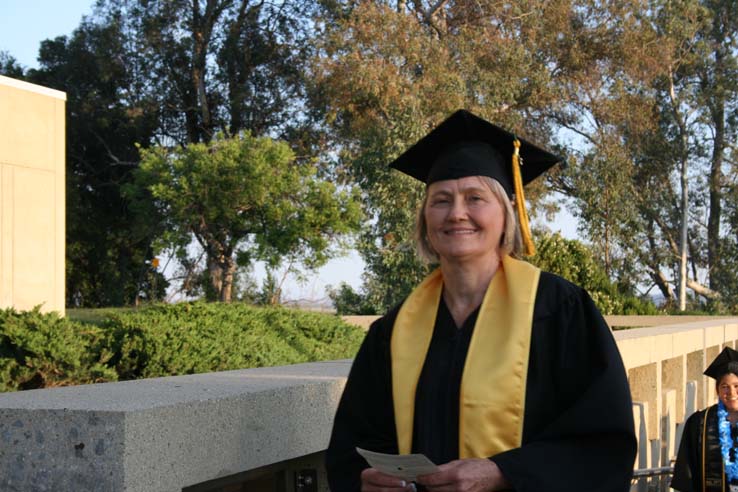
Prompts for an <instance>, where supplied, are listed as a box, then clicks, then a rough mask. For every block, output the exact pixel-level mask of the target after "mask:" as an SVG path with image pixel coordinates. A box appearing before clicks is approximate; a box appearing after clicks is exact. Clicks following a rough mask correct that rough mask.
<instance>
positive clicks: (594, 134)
mask: <svg viewBox="0 0 738 492" xmlns="http://www.w3.org/2000/svg"><path fill="white" fill-rule="evenodd" d="M731 3H732V4H735V2H708V1H698V0H684V1H678V2H674V1H656V0H653V1H650V2H647V3H643V2H629V1H625V0H623V1H618V2H606V3H602V2H588V1H583V2H581V9H579V12H580V14H581V18H582V21H581V22H577V23H576V24H574V25H573V29H572V35H571V37H570V38H569V39H571V40H572V41H571V43H572V44H574V45H575V46H576V47H577V51H576V53H577V56H576V57H574V56H572V55H571V53H569V52H568V51H567V50H560V51H558V52H557V53H558V55H557V57H556V59H557V60H558V63H559V64H560V65H561V66H562V67H569V72H570V73H569V76H568V77H566V78H563V79H562V81H563V82H565V85H564V86H563V90H561V91H560V92H561V93H562V94H565V99H566V100H567V101H568V104H567V105H565V106H564V110H563V111H561V110H560V111H558V112H554V113H552V114H551V117H552V120H553V121H554V122H555V123H556V124H558V125H562V126H563V127H565V128H567V129H569V130H570V131H571V132H573V133H575V134H576V135H577V136H578V139H581V138H584V140H585V144H586V145H584V146H581V144H580V143H575V145H574V146H578V147H579V148H578V149H577V151H574V152H572V154H573V155H575V156H576V155H579V156H580V158H579V159H575V160H574V165H573V166H571V167H570V169H569V171H568V172H567V173H566V174H564V175H562V176H561V178H562V179H561V180H559V186H560V188H559V189H560V190H562V191H563V192H564V193H565V194H567V195H569V196H572V197H574V198H575V202H576V203H577V204H578V205H579V210H580V217H581V218H582V226H583V227H582V230H583V231H586V232H587V233H589V234H590V235H591V237H595V238H603V239H602V240H601V241H602V242H604V243H605V244H606V247H605V248H603V250H604V251H603V252H602V253H600V254H602V257H603V258H604V263H605V265H607V266H608V268H609V266H610V265H613V264H619V265H620V267H619V268H616V269H615V270H614V271H613V270H610V272H611V273H612V274H614V275H615V276H616V277H618V278H620V279H621V280H626V279H625V278H624V277H623V275H629V276H631V278H630V279H628V282H629V283H631V285H637V284H646V285H647V284H648V283H650V282H652V283H653V284H654V285H657V286H658V288H659V289H660V290H661V292H662V294H663V295H664V297H665V298H666V299H667V302H668V301H670V300H674V299H675V298H677V297H678V298H679V300H680V301H681V304H682V306H684V305H685V304H686V295H685V287H686V288H689V289H691V290H692V292H694V293H695V294H696V295H698V296H701V297H702V298H704V299H706V300H708V301H715V300H717V299H719V298H720V296H721V294H720V292H719V291H717V290H715V289H714V288H711V287H715V286H716V285H717V284H714V283H713V277H714V276H715V274H716V273H717V269H718V268H720V267H719V266H718V264H717V263H716V262H718V261H719V251H720V249H719V246H720V245H721V244H723V243H724V242H725V241H724V240H723V239H721V238H720V234H718V231H719V230H720V217H721V216H722V214H721V212H720V207H721V204H722V203H724V201H725V200H724V198H722V196H721V194H722V193H724V192H725V189H726V187H725V186H724V185H725V180H724V174H723V173H724V167H725V166H724V159H725V155H726V150H727V149H726V146H725V140H724V139H725V135H731V134H732V135H735V129H734V125H733V126H731V119H730V118H729V117H728V116H727V115H728V114H729V112H724V111H722V110H720V108H729V107H734V105H735V102H736V92H735V91H734V90H733V89H731V84H730V83H729V82H728V81H729V80H730V77H729V76H728V74H730V73H731V72H730V70H729V68H730V67H732V66H733V65H734V64H735V53H736V49H735V40H734V39H733V37H732V36H730V35H729V33H728V30H727V29H726V21H727V20H728V19H729V17H730V16H727V17H726V15H725V13H724V12H725V9H730V5H728V4H731ZM598 17H599V18H601V19H603V21H602V22H592V19H595V18H598ZM716 22H718V24H716ZM597 40H606V42H605V43H597V42H596V41H597ZM731 47H732V48H731ZM731 57H732V58H731ZM572 61H574V62H576V63H572ZM718 61H720V63H718ZM733 85H734V84H733ZM569 86H571V88H572V89H573V90H566V87H569ZM713 89H714V90H713ZM731 91H732V92H731ZM708 156H710V157H708ZM593 162H595V163H597V165H591V163H593ZM613 168H614V169H615V172H613V171H612V169H613ZM702 176H709V178H708V180H707V182H709V183H711V184H710V185H709V186H706V185H707V183H706V182H705V181H704V180H703V179H702V178H701V177H702ZM596 183H599V186H598V187H597V188H595V189H592V185H593V184H596ZM716 183H722V184H721V185H720V186H718V185H717V184H716ZM688 189H689V190H690V191H689V193H687V191H688ZM600 190H602V191H600ZM704 217H708V220H707V224H705V222H704V220H703V218H704ZM612 219H614V220H612ZM603 231H604V233H603ZM703 250H704V251H706V252H707V254H706V255H704V254H702V253H701V252H702V251H703ZM612 252H615V253H616V254H617V257H616V258H613V257H612V256H611V253H612ZM706 277H707V278H709V285H710V287H707V286H706V285H705V282H704V281H703V280H701V278H706ZM679 284H681V288H680V289H679V290H680V291H681V293H680V294H675V293H674V289H673V288H672V285H675V286H676V285H679Z"/></svg>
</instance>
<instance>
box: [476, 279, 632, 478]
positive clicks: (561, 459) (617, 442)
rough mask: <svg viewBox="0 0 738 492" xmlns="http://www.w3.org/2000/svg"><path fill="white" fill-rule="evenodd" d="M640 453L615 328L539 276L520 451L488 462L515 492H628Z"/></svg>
mask: <svg viewBox="0 0 738 492" xmlns="http://www.w3.org/2000/svg"><path fill="white" fill-rule="evenodd" d="M636 446H637V445H636V438H635V431H634V426H633V410H632V401H631V396H630V389H629V386H628V381H627V377H626V374H625V368H624V366H623V363H622V359H621V357H620V353H619V352H618V348H617V345H616V343H615V340H614V339H613V336H612V333H611V332H610V329H609V328H608V326H607V324H606V323H605V321H604V319H603V318H602V315H601V314H600V312H599V311H598V310H597V308H596V307H595V305H594V303H593V302H592V300H591V298H590V297H589V295H588V294H587V293H586V292H585V291H584V290H583V289H581V288H579V287H576V286H574V285H573V284H570V283H569V282H566V281H565V280H563V279H561V278H559V277H555V276H552V275H550V274H545V275H544V274H542V276H541V282H540V283H539V291H538V295H537V298H536V308H535V311H534V321H533V331H532V333H531V352H530V357H529V368H528V381H527V389H526V411H525V424H524V429H523V441H522V446H521V447H519V448H515V449H511V450H509V451H505V452H503V453H500V454H497V455H495V456H493V457H491V459H492V460H493V461H494V462H495V463H496V464H497V465H498V466H499V468H500V469H501V471H502V473H503V474H504V475H505V477H506V478H507V480H508V481H509V482H510V483H511V484H512V485H513V488H514V490H515V491H517V492H540V491H546V492H559V491H561V492H564V491H567V492H569V491H572V490H581V491H585V490H586V491H588V492H626V491H628V490H629V489H630V480H631V477H632V473H633V463H634V461H635V454H636Z"/></svg>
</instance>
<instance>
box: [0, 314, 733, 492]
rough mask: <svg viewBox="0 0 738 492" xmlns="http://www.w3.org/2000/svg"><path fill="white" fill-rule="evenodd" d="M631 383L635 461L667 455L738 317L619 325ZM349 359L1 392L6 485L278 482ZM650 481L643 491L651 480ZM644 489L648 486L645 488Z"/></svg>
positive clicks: (648, 463)
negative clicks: (636, 441)
mask: <svg viewBox="0 0 738 492" xmlns="http://www.w3.org/2000/svg"><path fill="white" fill-rule="evenodd" d="M615 339H616V340H617V343H618V346H619V348H620V351H621V354H622V356H623V360H624V362H625V365H626V369H627V371H628V378H629V382H630V386H631V390H632V392H633V396H634V400H635V404H634V416H635V418H636V427H637V429H638V432H639V440H640V443H639V444H640V446H639V454H638V458H637V461H636V464H635V466H636V468H652V467H657V466H663V465H664V464H666V465H668V463H669V461H670V460H671V459H672V458H673V456H674V450H675V448H676V445H677V443H678V437H679V431H680V428H679V425H678V424H679V422H681V421H683V420H684V418H685V417H686V416H688V415H689V413H691V411H694V409H695V408H698V407H703V406H705V405H707V404H710V403H712V402H714V401H715V393H714V389H713V385H712V383H710V382H708V379H707V378H705V377H704V376H702V370H703V368H704V366H705V365H706V361H709V360H711V359H712V358H713V357H714V356H715V355H717V353H718V352H719V350H721V349H722V347H723V346H726V345H729V346H735V343H736V340H737V339H738V318H732V319H720V320H713V321H703V322H696V323H689V324H683V325H675V326H664V327H659V328H639V329H633V330H627V331H618V332H615ZM350 365H351V361H348V360H346V361H332V362H321V363H312V364H300V365H294V366H288V367H273V368H262V369H250V370H242V371H229V372H221V373H211V374H200V375H190V376H179V377H169V378H158V379H149V380H142V381H130V382H121V383H109V384H97V385H87V386H76V387H68V388H55V389H46V390H35V391H25V392H17V393H5V394H0V490H3V491H9V492H13V491H54V492H65V491H74V492H86V491H93V490H94V491H96V492H98V491H99V492H106V491H110V492H122V491H126V492H180V491H183V492H226V491H227V492H234V491H243V490H249V491H250V492H262V491H264V492H266V491H270V492H274V491H275V490H304V491H305V492H308V491H309V490H310V489H304V488H303V489H298V488H296V487H295V480H296V474H297V473H298V472H299V471H300V470H301V469H303V468H309V469H313V470H316V471H317V473H318V475H317V480H318V482H317V487H316V488H314V489H312V490H315V491H325V490H326V484H325V476H324V474H323V472H322V471H321V470H322V466H321V460H322V458H321V452H322V451H323V450H324V449H325V448H326V446H327V444H328V438H329V433H330V428H331V422H332V418H333V413H334V411H335V407H336V405H337V403H338V399H339V397H340V394H341V391H342V389H343V385H344V382H345V378H346V376H347V374H348V371H349V368H350ZM646 481H647V479H644V480H643V483H641V484H637V485H635V486H634V487H635V488H634V490H646V487H647V485H648V484H647V483H646ZM641 486H642V487H644V488H640V487H641Z"/></svg>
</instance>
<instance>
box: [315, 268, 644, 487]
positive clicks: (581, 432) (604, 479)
mask: <svg viewBox="0 0 738 492" xmlns="http://www.w3.org/2000/svg"><path fill="white" fill-rule="evenodd" d="M443 309H444V308H443V307H441V308H439V316H438V317H437V322H436V327H435V331H434V340H432V341H431V348H429V354H428V356H427V357H426V362H425V365H424V367H423V372H422V374H421V377H420V381H419V388H418V394H417V395H416V421H415V423H414V436H413V451H416V452H428V453H429V454H434V449H435V448H437V447H438V446H437V445H436V446H434V445H433V442H434V441H436V440H439V441H441V442H446V443H448V442H453V441H454V440H456V441H458V409H456V411H455V412H454V411H453V410H452V411H450V412H449V411H448V410H447V409H449V408H451V409H453V408H456V407H458V405H457V404H454V405H443V404H440V402H438V401H437V400H435V401H434V398H429V397H427V396H426V397H423V396H421V395H423V394H426V392H427V386H426V385H427V384H428V381H427V380H426V379H427V378H426V377H425V376H426V375H427V374H428V373H432V374H442V373H443V372H444V371H446V373H447V374H448V375H449V376H448V377H450V378H451V379H452V380H451V381H450V384H449V385H448V386H444V385H443V384H441V385H440V387H441V388H444V387H445V389H441V393H435V394H438V395H440V394H443V393H442V392H443V391H445V392H446V393H445V394H447V395H448V394H451V395H457V396H455V400H454V403H455V402H458V391H459V389H458V388H459V386H460V378H461V371H458V370H455V369H454V368H455V367H463V360H464V359H465V357H466V349H465V348H463V347H462V350H459V344H461V345H462V346H463V345H464V343H466V347H467V348H468V342H463V341H462V342H458V341H452V342H451V343H450V345H447V348H449V347H450V348H449V350H448V351H447V352H446V353H447V354H450V355H447V356H446V357H447V358H450V359H452V361H451V363H450V364H447V366H448V367H447V368H445V369H444V368H441V369H440V370H438V366H439V364H438V360H433V356H432V353H433V345H434V341H435V339H436V338H437V333H436V332H445V333H448V329H446V330H443V329H442V328H439V326H438V325H439V323H444V319H446V320H447V319H449V318H450V316H448V317H447V316H445V315H444V314H443ZM398 311H399V306H398V307H396V308H394V309H392V310H391V311H390V312H389V313H387V314H386V315H385V316H383V317H382V318H380V319H378V320H377V321H376V322H374V323H373V324H372V326H371V328H370V329H369V332H368V333H367V336H366V339H365V340H364V342H363V344H362V346H361V348H360V349H359V352H358V354H357V355H356V358H355V359H354V363H353V365H352V368H351V372H350V374H349V377H348V380H347V382H346V387H345V389H344V393H343V396H342V397H341V401H340V403H339V406H338V410H337V412H336V418H335V421H334V426H333V432H332V435H331V440H330V444H329V447H328V450H327V452H326V468H327V471H328V481H329V485H330V488H331V490H332V491H333V492H354V491H358V490H360V489H361V485H360V474H361V470H363V469H364V468H366V467H367V466H368V465H367V463H366V462H365V461H364V459H363V458H361V457H360V456H359V455H358V454H357V453H356V452H355V450H354V448H355V447H356V446H358V447H362V448H366V449H370V450H373V451H378V452H384V453H397V437H396V432H395V421H394V408H393V404H392V378H391V358H390V339H391V335H392V328H393V325H394V322H395V319H396V317H397V313H398ZM475 316H476V315H474V316H473V317H475ZM468 324H469V322H467V323H465V326H464V327H462V328H461V331H464V330H470V327H469V326H468ZM472 326H473V323H472ZM439 353H442V352H439ZM492 355H493V354H492ZM436 357H437V356H436ZM429 366H433V369H431V370H429ZM430 391H431V393H433V392H434V391H436V390H434V389H431V390H430ZM490 391H494V382H493V381H491V382H490ZM419 405H420V406H419ZM421 407H422V408H421ZM454 413H455V417H454V415H453V414H454ZM434 415H436V417H434ZM438 415H440V416H441V417H438ZM419 416H420V417H419ZM419 418H420V419H422V420H423V422H418V419H419ZM454 418H455V419H456V420H455V421H454ZM429 422H438V423H442V422H445V425H443V429H439V430H438V431H436V432H434V425H432V424H429ZM418 433H422V434H423V435H422V436H418V435H417V434H418ZM635 453H636V439H635V433H634V428H633V411H632V404H631V397H630V391H629V387H628V383H627V378H626V375H625V369H624V367H623V363H622V360H621V358H620V354H619V352H618V349H617V345H616V344H615V341H614V339H613V337H612V334H611V332H610V329H609V328H608V327H607V325H606V323H605V321H604V320H603V318H602V316H601V315H600V313H599V311H598V310H597V308H596V307H595V305H594V303H593V302H592V300H591V299H590V297H589V296H588V295H587V293H586V292H585V291H584V290H582V289H581V288H579V287H577V286H575V285H573V284H571V283H569V282H567V281H566V280H564V279H562V278H560V277H557V276H555V275H552V274H549V273H546V272H541V277H540V281H539V285H538V292H537V296H536V303H535V307H534V311H533V326H532V332H531V345H530V355H529V362H528V377H527V388H526V404H525V414H524V425H523V438H522V446H521V447H519V448H515V449H511V450H509V451H505V452H503V453H500V454H497V455H495V456H491V457H490V458H491V459H492V460H493V461H494V462H495V463H496V464H497V465H498V466H499V467H500V469H501V470H502V473H503V474H504V475H505V477H506V478H507V480H508V481H509V482H510V483H511V484H512V485H513V488H514V490H516V491H517V492H557V491H566V492H572V491H577V492H585V491H587V492H625V491H627V490H629V487H630V479H631V476H632V470H633V462H634V459H635ZM452 455H453V456H450V457H452V458H456V457H458V444H456V445H455V446H454V449H453V451H452ZM446 457H449V456H446ZM438 464H441V463H440V462H438Z"/></svg>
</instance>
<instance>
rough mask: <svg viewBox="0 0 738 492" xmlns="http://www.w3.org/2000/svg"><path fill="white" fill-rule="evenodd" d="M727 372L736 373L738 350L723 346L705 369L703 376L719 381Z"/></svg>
mask: <svg viewBox="0 0 738 492" xmlns="http://www.w3.org/2000/svg"><path fill="white" fill-rule="evenodd" d="M729 372H731V373H733V374H736V375H738V352H736V351H735V350H733V349H732V348H730V347H725V348H724V349H723V351H722V352H720V354H719V355H718V356H717V357H715V360H713V361H712V362H711V363H710V365H709V366H708V367H707V369H705V372H704V374H705V376H710V377H711V378H713V379H715V380H716V381H719V380H720V378H721V377H722V376H724V375H725V374H728V373H729Z"/></svg>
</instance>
